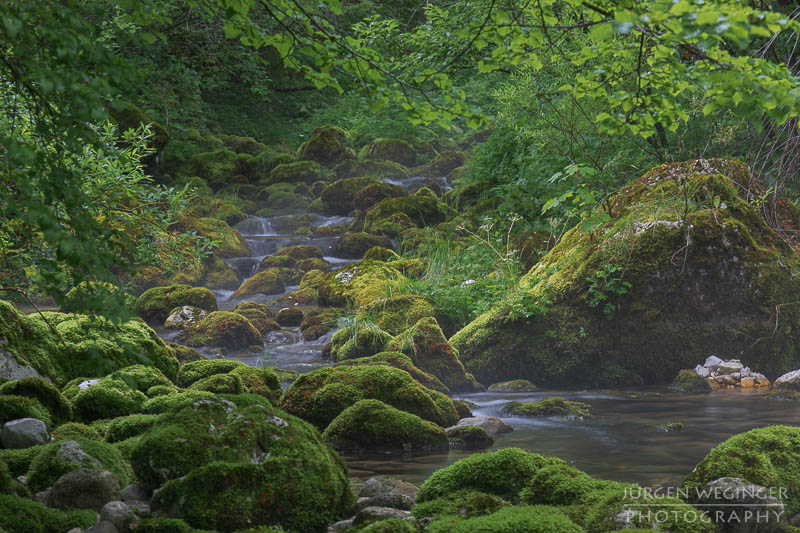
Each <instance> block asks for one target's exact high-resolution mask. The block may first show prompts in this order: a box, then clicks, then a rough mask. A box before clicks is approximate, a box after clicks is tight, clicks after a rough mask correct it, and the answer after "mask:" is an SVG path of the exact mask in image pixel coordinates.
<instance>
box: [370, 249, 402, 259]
mask: <svg viewBox="0 0 800 533" xmlns="http://www.w3.org/2000/svg"><path fill="white" fill-rule="evenodd" d="M396 259H400V256H399V255H397V252H395V251H394V250H390V249H388V248H384V247H383V246H375V247H373V248H370V249H369V250H367V252H366V253H365V254H364V260H365V261H383V262H388V261H394V260H396Z"/></svg>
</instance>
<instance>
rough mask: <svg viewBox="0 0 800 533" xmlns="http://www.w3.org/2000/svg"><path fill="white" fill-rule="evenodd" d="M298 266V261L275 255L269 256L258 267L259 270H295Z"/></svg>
mask: <svg viewBox="0 0 800 533" xmlns="http://www.w3.org/2000/svg"><path fill="white" fill-rule="evenodd" d="M296 264H297V259H295V258H293V257H289V256H288V255H283V254H275V255H268V256H267V257H265V258H264V259H262V260H261V263H259V265H258V269H259V270H267V269H270V268H294V266H295V265H296Z"/></svg>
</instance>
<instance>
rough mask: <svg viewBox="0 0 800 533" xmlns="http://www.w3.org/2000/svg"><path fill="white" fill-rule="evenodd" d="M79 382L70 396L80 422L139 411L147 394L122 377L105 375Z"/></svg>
mask: <svg viewBox="0 0 800 533" xmlns="http://www.w3.org/2000/svg"><path fill="white" fill-rule="evenodd" d="M95 381H96V380H91V381H86V382H83V383H81V384H80V385H79V386H78V391H77V393H76V394H75V396H74V397H72V410H73V411H74V413H75V418H76V419H77V420H79V421H81V422H92V421H93V420H98V419H103V418H116V417H119V416H126V415H130V414H133V413H136V412H139V411H140V410H141V409H142V406H143V405H144V402H146V401H147V396H145V395H144V394H143V393H142V392H140V391H138V390H136V389H135V388H132V387H131V386H130V385H129V384H128V383H127V382H126V381H124V380H123V379H121V378H120V379H115V378H114V377H112V376H106V377H104V378H102V379H100V380H97V381H96V382H95Z"/></svg>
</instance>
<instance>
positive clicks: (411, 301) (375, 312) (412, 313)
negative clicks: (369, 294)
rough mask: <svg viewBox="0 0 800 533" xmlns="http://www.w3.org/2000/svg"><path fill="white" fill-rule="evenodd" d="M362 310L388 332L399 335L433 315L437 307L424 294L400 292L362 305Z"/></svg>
mask: <svg viewBox="0 0 800 533" xmlns="http://www.w3.org/2000/svg"><path fill="white" fill-rule="evenodd" d="M362 312H363V313H364V314H365V315H367V316H369V317H370V318H371V319H372V321H373V322H375V324H377V325H378V326H380V327H381V328H382V329H384V330H386V331H387V332H388V333H391V334H392V335H397V334H399V333H403V332H405V331H408V330H409V328H413V327H414V325H415V324H416V323H417V322H418V321H420V320H422V319H424V318H429V317H433V315H434V314H435V313H436V309H435V308H434V307H433V304H431V302H430V301H428V299H426V298H424V297H422V296H418V295H416V294H399V295H394V296H387V297H384V298H381V299H380V300H377V301H374V302H371V303H370V304H368V305H365V306H364V307H362ZM431 319H432V318H431Z"/></svg>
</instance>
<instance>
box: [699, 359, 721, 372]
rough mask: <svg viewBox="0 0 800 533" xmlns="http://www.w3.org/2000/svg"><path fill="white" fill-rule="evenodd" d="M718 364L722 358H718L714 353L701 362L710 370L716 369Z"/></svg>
mask: <svg viewBox="0 0 800 533" xmlns="http://www.w3.org/2000/svg"><path fill="white" fill-rule="evenodd" d="M720 364H722V359H720V358H719V357H717V356H716V355H709V356H708V358H707V359H706V362H705V363H703V366H704V367H706V368H710V369H711V370H716V369H717V367H718V366H719V365H720Z"/></svg>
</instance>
